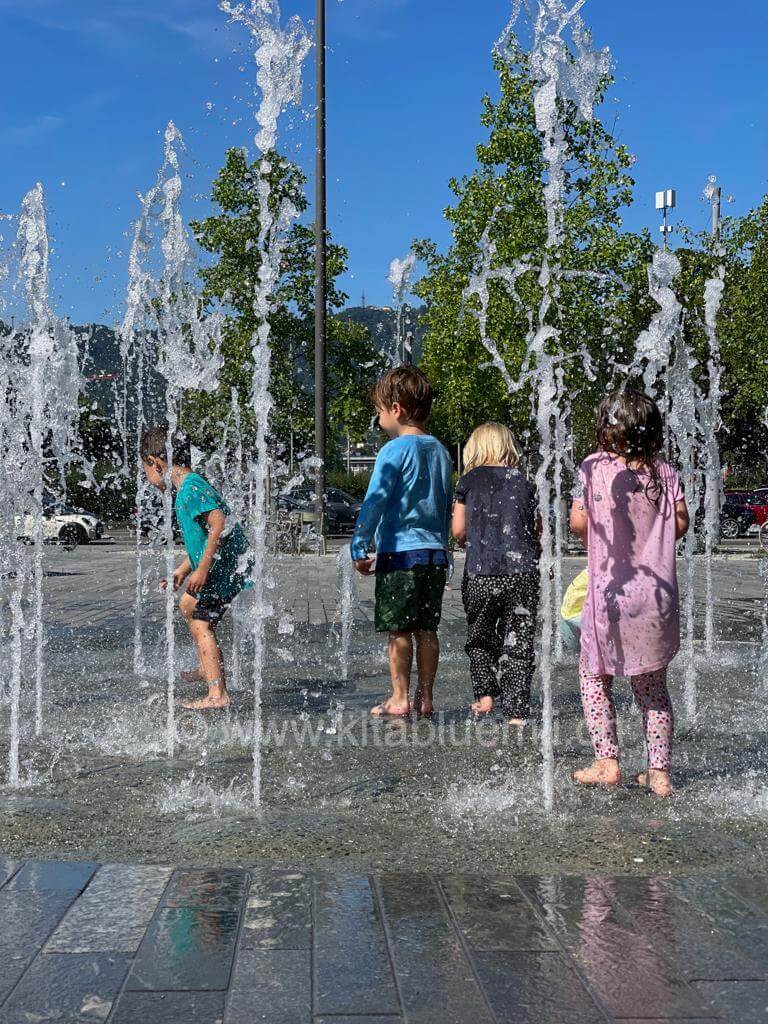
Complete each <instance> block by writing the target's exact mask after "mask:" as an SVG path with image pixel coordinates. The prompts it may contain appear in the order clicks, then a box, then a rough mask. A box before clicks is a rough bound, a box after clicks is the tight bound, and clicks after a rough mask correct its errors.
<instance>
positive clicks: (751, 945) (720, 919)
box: [670, 876, 768, 964]
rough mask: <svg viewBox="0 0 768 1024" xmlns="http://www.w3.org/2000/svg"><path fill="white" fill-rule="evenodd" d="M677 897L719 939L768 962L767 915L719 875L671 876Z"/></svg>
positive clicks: (763, 962) (746, 953) (749, 955)
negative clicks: (698, 915)
mask: <svg viewBox="0 0 768 1024" xmlns="http://www.w3.org/2000/svg"><path fill="white" fill-rule="evenodd" d="M670 884H671V886H672V890H673V892H674V893H675V895H676V896H678V898H679V899H681V900H683V901H685V902H686V903H687V904H689V905H690V906H692V907H693V908H694V909H695V910H696V911H698V913H700V914H701V915H703V916H704V917H705V918H706V920H707V921H708V922H709V923H710V925H711V927H712V928H713V929H714V931H715V932H716V933H717V934H718V936H719V937H720V938H721V940H722V941H723V942H725V943H727V944H729V945H730V946H732V947H733V948H735V949H738V950H740V952H742V953H743V954H744V955H745V956H746V957H749V958H750V959H755V958H757V959H758V962H759V963H761V964H765V963H766V962H768V916H767V915H765V914H763V913H759V912H758V911H757V910H753V909H752V907H751V905H748V904H747V903H745V902H744V901H743V900H742V899H740V898H739V897H738V896H737V895H736V894H735V893H733V892H732V891H731V890H730V888H729V887H728V886H727V885H726V882H725V880H723V879H720V878H706V877H702V876H689V877H684V876H683V877H676V878H673V879H671V880H670Z"/></svg>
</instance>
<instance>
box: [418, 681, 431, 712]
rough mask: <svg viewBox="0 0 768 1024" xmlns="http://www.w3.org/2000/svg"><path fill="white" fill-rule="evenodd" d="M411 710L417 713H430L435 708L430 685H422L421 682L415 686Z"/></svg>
mask: <svg viewBox="0 0 768 1024" xmlns="http://www.w3.org/2000/svg"><path fill="white" fill-rule="evenodd" d="M413 710H414V711H415V712H416V714H417V715H431V714H432V712H433V711H434V710H435V706H434V701H433V699H432V687H431V686H430V687H426V686H422V684H421V683H419V685H418V686H417V687H416V693H415V694H414V695H413Z"/></svg>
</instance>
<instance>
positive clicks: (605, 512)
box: [571, 388, 689, 797]
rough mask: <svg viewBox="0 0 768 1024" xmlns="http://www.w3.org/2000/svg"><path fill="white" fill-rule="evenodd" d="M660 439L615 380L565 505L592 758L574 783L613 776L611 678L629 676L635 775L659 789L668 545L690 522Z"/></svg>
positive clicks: (673, 619) (671, 634)
mask: <svg viewBox="0 0 768 1024" xmlns="http://www.w3.org/2000/svg"><path fill="white" fill-rule="evenodd" d="M663 446H664V428H663V424H662V418H661V413H660V412H659V410H658V407H657V406H656V404H655V402H653V401H652V400H651V399H650V398H648V396H647V395H644V394H642V393H641V392H639V391H634V390H632V389H631V388H624V389H622V390H620V391H617V392H615V393H614V394H612V395H609V396H608V397H607V398H605V399H604V400H603V402H602V403H601V405H600V408H599V409H598V412H597V451H596V452H595V453H594V454H593V455H590V456H589V457H588V458H587V459H586V460H585V461H584V463H583V464H582V466H581V470H580V472H579V476H580V487H581V491H582V495H581V497H579V498H576V500H575V501H574V503H573V508H572V510H571V529H572V530H573V532H574V533H575V534H576V535H577V536H578V537H580V538H581V540H582V541H583V542H584V544H585V545H586V547H587V561H588V568H589V583H588V586H587V597H586V601H585V603H584V612H583V616H582V633H581V663H580V669H579V672H580V681H581V697H582V703H583V705H584V716H585V718H586V721H587V726H588V728H589V732H590V736H591V738H592V744H593V746H594V749H595V757H596V760H595V762H594V764H592V765H591V766H590V767H589V768H586V769H584V770H583V771H580V772H576V773H575V776H574V778H575V779H576V781H577V782H579V783H581V784H582V785H603V786H618V785H619V784H620V783H621V769H620V768H619V748H618V745H617V740H616V711H615V708H614V705H613V696H612V686H613V679H614V676H617V675H618V676H628V677H629V680H630V684H631V686H632V691H633V693H634V695H635V700H636V701H637V703H638V705H639V706H640V708H641V710H642V713H643V727H644V730H645V740H646V745H647V748H648V770H647V771H645V772H641V773H640V775H638V776H636V779H637V781H638V782H639V783H640V784H641V785H643V786H646V787H647V788H649V789H650V790H652V791H653V792H654V793H655V794H656V795H657V796H661V797H667V796H669V795H670V794H671V792H672V783H671V780H670V775H669V770H670V754H671V747H672V732H673V717H672V706H671V704H670V700H669V694H668V692H667V666H668V665H669V663H670V662H671V661H672V659H673V658H674V656H675V654H676V653H677V651H678V648H679V646H680V624H679V607H678V590H677V570H676V565H675V547H676V543H677V541H678V540H679V539H680V537H683V536H684V535H685V533H686V532H687V530H688V525H689V521H688V509H687V508H686V504H685V498H684V495H683V489H682V486H681V483H680V479H679V477H678V475H677V473H676V472H675V470H674V469H673V468H672V467H671V466H670V465H669V464H668V463H667V462H665V461H664V459H662V458H661V456H660V452H661V451H662V450H663Z"/></svg>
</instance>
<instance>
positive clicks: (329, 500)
mask: <svg viewBox="0 0 768 1024" xmlns="http://www.w3.org/2000/svg"><path fill="white" fill-rule="evenodd" d="M277 504H278V508H287V509H291V510H293V511H301V512H312V511H313V510H314V508H315V492H314V491H313V490H312V489H311V488H309V487H301V488H299V489H297V490H295V491H289V492H287V493H286V494H281V495H280V496H279V497H278V499H277ZM361 508H362V502H361V501H358V500H357V498H353V497H352V495H351V494H347V492H346V491H342V490H340V489H339V488H338V487H326V489H325V520H326V527H327V530H328V533H336V534H340V533H352V532H353V531H354V529H355V523H356V522H357V516H358V514H359V512H360V509H361Z"/></svg>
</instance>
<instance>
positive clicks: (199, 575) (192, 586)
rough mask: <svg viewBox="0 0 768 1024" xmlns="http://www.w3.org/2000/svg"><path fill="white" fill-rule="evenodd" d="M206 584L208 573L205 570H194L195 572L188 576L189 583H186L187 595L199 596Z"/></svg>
mask: <svg viewBox="0 0 768 1024" xmlns="http://www.w3.org/2000/svg"><path fill="white" fill-rule="evenodd" d="M207 582H208V573H207V572H206V570H205V569H195V571H194V572H193V573H191V574H190V577H189V582H188V583H187V593H188V594H192V595H193V596H194V595H195V594H199V593H200V591H201V590H202V589H203V587H204V586H205V584H206V583H207Z"/></svg>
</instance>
